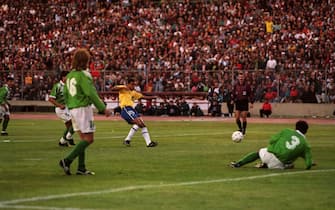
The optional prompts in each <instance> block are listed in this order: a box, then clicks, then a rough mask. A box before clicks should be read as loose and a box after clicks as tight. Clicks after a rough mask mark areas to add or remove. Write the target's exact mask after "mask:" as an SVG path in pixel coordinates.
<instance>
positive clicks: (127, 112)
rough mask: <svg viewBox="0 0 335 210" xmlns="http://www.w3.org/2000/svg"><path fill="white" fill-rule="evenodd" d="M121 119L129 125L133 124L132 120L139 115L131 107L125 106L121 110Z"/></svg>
mask: <svg viewBox="0 0 335 210" xmlns="http://www.w3.org/2000/svg"><path fill="white" fill-rule="evenodd" d="M121 117H122V118H123V119H124V120H125V121H127V122H128V123H129V124H134V123H133V120H134V119H136V118H138V117H140V114H139V113H138V112H137V111H136V110H135V109H134V108H133V107H131V106H126V107H124V108H123V109H122V110H121Z"/></svg>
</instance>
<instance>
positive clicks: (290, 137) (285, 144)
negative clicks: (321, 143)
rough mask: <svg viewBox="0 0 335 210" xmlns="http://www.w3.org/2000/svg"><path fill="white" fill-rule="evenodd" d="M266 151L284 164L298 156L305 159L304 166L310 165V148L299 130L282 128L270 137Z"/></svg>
mask: <svg viewBox="0 0 335 210" xmlns="http://www.w3.org/2000/svg"><path fill="white" fill-rule="evenodd" d="M267 149H268V151H269V152H271V153H273V154H274V155H276V157H277V158H278V159H279V160H280V161H281V162H282V163H284V164H288V163H293V161H295V160H296V159H297V158H298V157H302V158H304V159H305V164H306V168H307V169H309V168H310V167H311V166H312V154H311V148H310V146H309V145H308V143H307V141H306V137H305V135H304V134H302V133H301V132H300V131H297V130H292V129H284V130H282V131H281V132H279V133H278V134H276V135H274V136H272V137H271V139H270V145H269V146H268V148H267Z"/></svg>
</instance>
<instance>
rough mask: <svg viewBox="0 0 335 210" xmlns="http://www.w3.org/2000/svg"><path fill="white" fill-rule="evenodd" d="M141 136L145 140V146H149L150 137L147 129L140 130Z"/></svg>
mask: <svg viewBox="0 0 335 210" xmlns="http://www.w3.org/2000/svg"><path fill="white" fill-rule="evenodd" d="M142 136H143V138H144V140H145V143H146V144H147V146H148V145H149V144H150V142H151V139H150V135H149V131H148V128H147V127H144V128H142Z"/></svg>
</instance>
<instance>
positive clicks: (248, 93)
mask: <svg viewBox="0 0 335 210" xmlns="http://www.w3.org/2000/svg"><path fill="white" fill-rule="evenodd" d="M232 99H233V100H232V102H231V103H235V119H236V124H237V126H238V129H239V131H241V132H242V133H243V135H245V133H246V130H247V115H248V112H249V103H250V108H253V103H254V93H253V91H252V90H251V87H250V85H249V84H247V82H246V81H245V77H244V74H243V72H239V74H238V81H237V83H236V84H235V85H234V88H233V94H232ZM241 118H242V122H241Z"/></svg>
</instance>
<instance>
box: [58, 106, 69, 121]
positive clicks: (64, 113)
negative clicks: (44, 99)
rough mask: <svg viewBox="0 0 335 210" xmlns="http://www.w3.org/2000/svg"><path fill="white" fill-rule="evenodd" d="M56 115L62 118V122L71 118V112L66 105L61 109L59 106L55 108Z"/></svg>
mask: <svg viewBox="0 0 335 210" xmlns="http://www.w3.org/2000/svg"><path fill="white" fill-rule="evenodd" d="M55 112H56V115H57V117H58V118H59V119H61V120H63V122H64V123H65V122H67V121H70V120H71V118H72V117H71V114H70V111H69V110H68V108H67V107H66V108H65V109H61V108H59V107H56V108H55Z"/></svg>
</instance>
